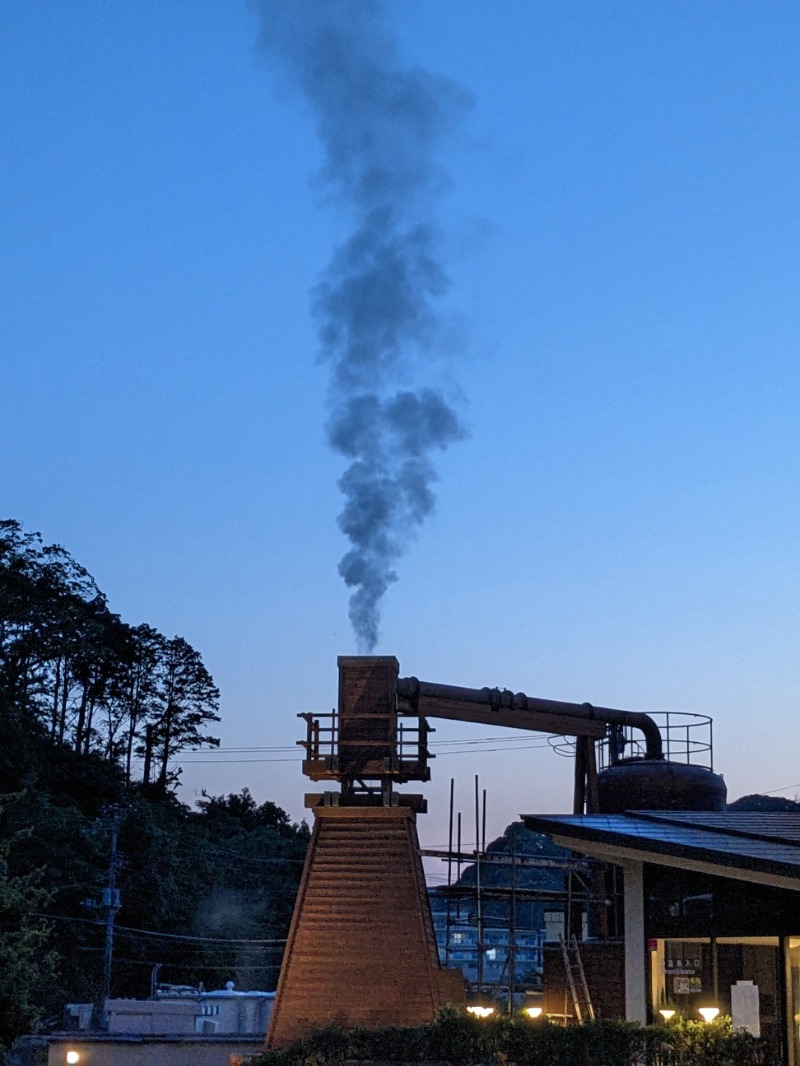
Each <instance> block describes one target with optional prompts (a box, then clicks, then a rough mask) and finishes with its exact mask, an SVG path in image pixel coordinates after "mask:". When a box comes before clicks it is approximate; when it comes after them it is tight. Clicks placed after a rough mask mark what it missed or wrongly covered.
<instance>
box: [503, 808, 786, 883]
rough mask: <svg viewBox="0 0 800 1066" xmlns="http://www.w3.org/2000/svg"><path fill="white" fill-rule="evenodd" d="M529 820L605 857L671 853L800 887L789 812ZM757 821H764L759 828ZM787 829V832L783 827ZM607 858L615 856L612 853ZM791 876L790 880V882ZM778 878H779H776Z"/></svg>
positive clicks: (658, 857) (661, 857)
mask: <svg viewBox="0 0 800 1066" xmlns="http://www.w3.org/2000/svg"><path fill="white" fill-rule="evenodd" d="M522 819H523V821H524V823H525V825H526V826H527V827H528V828H529V829H533V830H535V831H536V832H539V833H546V834H548V835H549V836H551V837H553V838H554V839H555V838H557V841H558V843H561V844H565V845H566V846H568V847H572V848H574V849H575V850H576V851H581V850H585V851H587V852H589V853H592V854H595V855H598V856H599V857H602V855H601V852H602V851H603V850H604V849H606V850H607V851H609V852H611V851H613V852H615V853H617V852H618V851H619V850H620V849H621V850H622V851H624V852H625V853H627V854H628V855H629V857H631V858H636V857H639V858H641V859H642V860H643V861H653V862H664V861H665V860H667V859H668V858H672V859H680V860H683V861H692V862H693V863H699V864H702V865H703V866H704V867H719V873H720V875H721V876H725V875H726V874H727V875H728V876H734V875H735V874H736V873H737V872H738V874H739V876H741V875H742V873H750V874H760V875H762V877H760V878H758V879H759V880H761V879H762V878H764V877H766V878H767V879H769V880H772V879H780V882H781V884H782V885H783V887H794V886H795V885H796V887H797V890H798V891H800V843H795V840H798V839H800V819H798V816H797V815H794V814H790V815H788V816H787V819H786V820H785V822H784V824H783V826H782V825H781V824H780V822H779V821H776V820H775V819H770V820H768V822H769V824H765V823H764V820H762V821H761V822H760V823H754V822H753V821H752V818H751V816H748V815H745V816H744V818H743V817H742V815H741V814H740V813H739V812H716V813H709V814H705V812H703V813H701V812H690V813H688V814H684V813H683V812H676V811H627V812H625V813H624V814H586V815H563V814H562V815H554V814H550V815H522ZM757 824H760V825H762V826H763V828H762V829H761V830H759V829H757V828H756V826H757ZM782 830H783V832H782ZM608 861H612V862H613V861H614V859H613V858H609V860H608ZM786 879H788V880H789V884H788V885H787V884H786ZM776 883H777V881H776Z"/></svg>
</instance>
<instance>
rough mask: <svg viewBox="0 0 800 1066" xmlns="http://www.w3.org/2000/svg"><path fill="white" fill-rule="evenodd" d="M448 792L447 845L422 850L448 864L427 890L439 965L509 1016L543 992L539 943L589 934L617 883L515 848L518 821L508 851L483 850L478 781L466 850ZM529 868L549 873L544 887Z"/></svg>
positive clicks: (576, 864)
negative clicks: (441, 879) (456, 970)
mask: <svg viewBox="0 0 800 1066" xmlns="http://www.w3.org/2000/svg"><path fill="white" fill-rule="evenodd" d="M454 788H455V782H454V781H453V780H452V779H451V782H450V817H449V831H448V846H447V848H446V849H435V848H423V849H422V855H423V857H425V858H433V859H439V860H441V861H443V862H445V863H446V865H447V882H446V885H444V886H441V887H438V888H435V889H433V890H431V905H432V911H433V919H434V928H435V931H436V937H437V943H438V945H439V952H440V959H441V963H442V965H443V966H445V967H447V968H450V967H453V966H455V967H460V968H461V969H462V971H463V972H464V977H465V980H466V983H467V989H468V995H469V996H470V997H471V998H475V999H480V998H489V999H493V1000H496V1001H500V1002H503V1003H504V1004H505V1005H506V1008H507V1009H508V1010H509V1011H512V1010H513V1009H514V1008H515V1006H518V1005H519V1004H520V1002H521V1001H522V1000H523V999H524V998H525V997H526V996H527V997H529V998H530V996H531V995H534V996H536V995H539V994H541V992H542V972H543V962H544V946H545V943H557V942H558V941H559V938H560V937H565V938H567V939H568V940H570V941H571V939H572V938H573V937H575V938H577V939H578V940H582V939H584V938H585V937H586V936H587V935H588V934H589V933H590V931H591V932H594V928H593V927H595V926H596V925H597V924H598V923H597V920H596V917H595V915H596V913H597V912H598V911H602V912H603V913H604V914H605V912H606V909H607V906H608V903H609V898H613V897H615V896H616V894H617V893H618V891H619V886H618V885H616V884H614V883H612V884H608V883H607V878H604V877H603V876H602V870H601V866H600V864H598V863H596V862H595V861H594V860H592V859H589V858H587V857H585V856H577V855H574V856H572V855H569V854H566V853H562V854H543V855H532V854H529V853H525V852H524V851H520V850H519V847H518V843H519V842H518V836H519V832H521V829H522V827H521V825H519V827H518V826H517V823H514V825H513V826H512V827H511V832H510V836H509V849H508V850H506V851H498V850H492V849H491V848H490V849H487V845H486V790H485V789H483V790H481V789H480V785H479V780H478V777H477V776H476V778H475V797H474V804H475V809H474V828H475V840H476V846H475V847H474V848H471V847H465V846H464V844H463V840H462V835H463V818H462V814H461V812H460V811H458V812H456V811H455V809H454ZM557 850H558V851H561V849H557ZM498 867H503V868H505V871H503V872H501V871H498V869H497V868H498ZM506 871H507V872H506ZM533 871H541V872H542V873H543V874H545V875H549V876H545V878H543V880H545V881H547V882H549V884H547V885H531V884H530V883H529V882H530V874H531V873H532V872H533ZM468 873H469V875H470V876H469V879H468V880H465V875H466V874H468ZM498 873H499V874H500V876H499V877H498ZM612 877H613V874H612ZM498 882H499V883H498ZM537 918H538V920H537ZM601 924H602V923H601ZM614 924H615V923H614V922H613V921H612V926H613V925H614ZM605 928H606V929H607V928H608V923H607V922H606V923H605ZM614 932H617V930H616V929H615V930H614ZM565 1014H566V1009H565Z"/></svg>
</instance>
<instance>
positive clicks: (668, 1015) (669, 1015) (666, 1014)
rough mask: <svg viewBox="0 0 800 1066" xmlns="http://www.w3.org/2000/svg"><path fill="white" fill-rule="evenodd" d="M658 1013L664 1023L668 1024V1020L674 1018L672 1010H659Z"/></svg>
mask: <svg viewBox="0 0 800 1066" xmlns="http://www.w3.org/2000/svg"><path fill="white" fill-rule="evenodd" d="M658 1013H659V1014H660V1015H661V1017H662V1018H663V1019H664V1021H665V1022H668V1021H669V1020H670V1018H674V1017H675V1011H674V1010H666V1009H665V1010H660V1011H659V1012H658Z"/></svg>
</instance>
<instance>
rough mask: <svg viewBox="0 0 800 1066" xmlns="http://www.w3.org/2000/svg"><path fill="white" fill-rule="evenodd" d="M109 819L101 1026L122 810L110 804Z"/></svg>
mask: <svg viewBox="0 0 800 1066" xmlns="http://www.w3.org/2000/svg"><path fill="white" fill-rule="evenodd" d="M106 816H107V817H108V818H109V820H110V824H109V828H110V831H111V854H110V857H109V863H108V885H107V886H106V887H105V888H104V889H103V897H102V909H103V911H104V912H105V927H106V934H105V945H104V948H103V987H102V992H101V996H100V1019H101V1026H102V1028H104V1029H105V1028H106V1026H107V1024H108V1016H107V1014H106V1000H107V999H108V998H109V997H110V995H111V964H112V960H113V956H114V919H115V918H116V916H117V911H118V910H119V908H120V896H119V889H118V888H117V840H118V838H119V830H120V826H121V825H122V822H123V820H124V818H125V814H124V812H123V810H122V809H121V808H120V807H119V806H118V805H117V804H116V803H114V804H112V806H111V807H109V808H108V809H107V811H106Z"/></svg>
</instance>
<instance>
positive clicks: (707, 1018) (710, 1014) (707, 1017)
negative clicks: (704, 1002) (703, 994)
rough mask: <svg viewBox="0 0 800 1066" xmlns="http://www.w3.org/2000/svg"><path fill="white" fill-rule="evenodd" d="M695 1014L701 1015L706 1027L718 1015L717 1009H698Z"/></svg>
mask: <svg viewBox="0 0 800 1066" xmlns="http://www.w3.org/2000/svg"><path fill="white" fill-rule="evenodd" d="M697 1013H698V1014H700V1015H702V1018H703V1021H704V1022H705V1023H706V1025H708V1023H709V1022H713V1021H714V1019H715V1018H716V1016H717V1015H718V1014H719V1007H698V1008H697Z"/></svg>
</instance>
